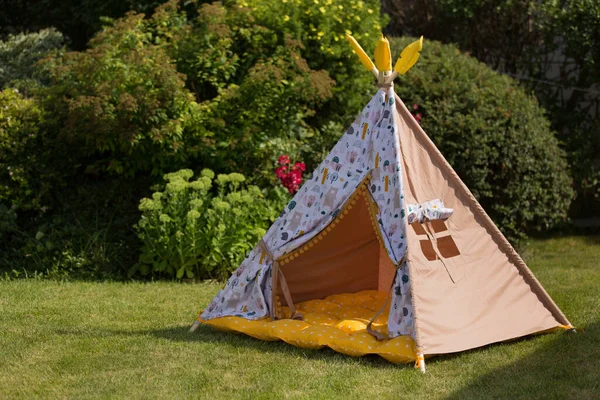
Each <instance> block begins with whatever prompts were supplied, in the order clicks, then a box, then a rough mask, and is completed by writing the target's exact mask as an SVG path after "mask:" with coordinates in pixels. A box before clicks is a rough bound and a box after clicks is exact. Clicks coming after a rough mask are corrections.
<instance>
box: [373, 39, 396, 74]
mask: <svg viewBox="0 0 600 400" xmlns="http://www.w3.org/2000/svg"><path fill="white" fill-rule="evenodd" d="M375 65H376V66H377V68H378V69H379V71H391V70H392V52H391V51H390V42H389V41H388V40H387V38H386V37H385V36H383V35H381V38H380V39H379V40H378V41H377V46H376V47H375Z"/></svg>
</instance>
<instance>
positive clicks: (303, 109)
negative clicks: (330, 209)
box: [154, 4, 333, 184]
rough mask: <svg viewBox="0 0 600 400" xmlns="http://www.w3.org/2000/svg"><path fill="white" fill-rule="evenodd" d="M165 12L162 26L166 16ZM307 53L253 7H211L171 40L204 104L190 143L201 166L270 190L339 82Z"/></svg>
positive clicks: (193, 124)
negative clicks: (283, 160)
mask: <svg viewBox="0 0 600 400" xmlns="http://www.w3.org/2000/svg"><path fill="white" fill-rule="evenodd" d="M161 10H162V9H161ZM161 10H159V11H158V12H157V14H155V17H154V19H155V20H157V19H159V18H165V16H163V15H161ZM171 12H174V10H171ZM176 15H177V14H172V15H170V16H169V18H170V20H172V19H174V18H175V16H176ZM301 49H302V44H301V43H300V42H298V41H297V40H293V39H291V37H290V36H289V35H284V34H280V33H279V32H277V31H273V30H270V29H266V28H265V27H263V26H260V25H257V23H256V21H255V18H254V14H253V13H252V12H251V11H250V10H249V9H241V8H237V7H223V6H220V5H216V4H213V5H203V6H202V7H201V8H200V9H199V10H198V18H197V19H196V20H194V21H193V22H192V24H191V25H189V26H187V28H186V29H183V30H182V31H181V32H179V36H178V37H175V38H172V39H171V52H172V54H173V57H174V58H175V59H176V60H177V65H178V68H179V69H180V70H181V71H183V72H184V73H185V74H186V75H187V78H188V86H189V87H190V89H191V90H192V91H193V92H194V93H195V95H196V98H197V100H198V102H199V106H198V107H197V108H196V109H195V112H194V114H193V122H191V123H190V124H189V130H188V131H186V134H188V133H189V135H188V136H186V137H187V140H188V141H187V145H188V149H190V150H191V151H195V152H196V156H195V158H196V159H197V160H198V161H199V164H200V165H202V166H204V167H209V168H212V169H214V170H216V171H221V172H228V171H241V172H243V173H244V174H246V175H247V176H249V177H252V179H253V181H254V182H260V183H263V184H264V183H266V182H271V181H272V176H273V172H272V170H271V169H270V166H271V165H272V164H273V161H274V160H275V159H276V157H278V156H279V155H280V154H281V153H283V152H285V151H288V150H290V149H292V150H293V149H294V148H298V146H299V145H300V143H301V139H302V137H304V136H306V135H307V134H308V133H309V132H310V133H313V134H314V132H315V127H313V126H310V125H309V124H308V123H307V121H308V119H309V118H310V117H311V116H312V115H314V113H315V112H316V111H315V110H317V109H318V108H319V106H320V105H321V104H323V102H324V101H326V100H328V99H330V98H331V96H332V91H331V88H332V86H333V81H332V80H331V79H330V78H329V75H328V74H327V72H325V71H322V70H319V71H316V70H312V69H310V68H309V67H308V65H307V63H306V61H305V60H304V59H303V58H302V57H301V55H300V51H301ZM292 152H293V151H292Z"/></svg>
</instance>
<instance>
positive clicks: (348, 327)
mask: <svg viewBox="0 0 600 400" xmlns="http://www.w3.org/2000/svg"><path fill="white" fill-rule="evenodd" d="M368 322H369V321H357V320H355V319H343V320H341V321H340V322H338V323H337V324H335V327H336V328H338V329H340V330H342V331H344V332H346V333H356V332H364V331H366V330H367V323H368Z"/></svg>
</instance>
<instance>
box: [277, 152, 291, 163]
mask: <svg viewBox="0 0 600 400" xmlns="http://www.w3.org/2000/svg"><path fill="white" fill-rule="evenodd" d="M289 163H290V158H289V157H288V156H287V154H283V155H281V156H280V157H279V165H285V164H289Z"/></svg>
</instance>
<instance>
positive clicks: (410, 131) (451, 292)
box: [396, 98, 569, 354]
mask: <svg viewBox="0 0 600 400" xmlns="http://www.w3.org/2000/svg"><path fill="white" fill-rule="evenodd" d="M396 104H397V111H398V113H399V114H398V115H397V117H398V130H399V134H400V143H401V147H402V156H403V162H404V166H405V170H404V173H405V176H404V182H405V188H404V189H405V200H406V202H407V203H422V202H425V201H429V200H432V199H436V198H439V199H441V200H442V201H443V202H444V205H445V206H446V207H449V208H453V209H454V214H453V215H452V216H451V217H450V218H449V219H448V220H447V221H445V224H446V227H447V230H444V229H443V227H441V226H440V225H439V223H438V224H437V225H436V226H430V227H431V229H429V232H430V233H433V236H434V237H435V238H440V242H439V243H438V244H437V247H438V248H440V253H441V254H442V256H443V261H444V263H445V265H444V263H442V260H440V259H439V258H438V257H437V256H435V255H433V256H432V254H430V253H431V252H429V253H428V252H427V251H425V253H426V254H424V252H423V250H422V248H423V249H429V248H430V247H432V245H435V243H431V242H432V241H431V240H430V239H428V236H427V234H426V232H425V231H424V230H423V229H420V227H415V228H416V229H414V228H412V227H411V228H409V229H407V237H408V246H409V253H408V260H409V265H410V276H411V280H412V285H413V287H412V290H413V305H414V308H415V325H416V335H417V342H418V345H420V346H421V347H422V348H423V352H424V353H425V354H438V353H451V352H457V351H462V350H467V349H471V348H475V347H479V346H483V345H486V344H489V343H494V342H499V341H504V340H508V339H513V338H517V337H521V336H524V335H528V334H531V333H535V332H541V331H544V330H546V329H549V328H553V327H556V326H557V325H560V324H565V325H569V322H568V320H567V319H566V317H565V316H564V315H563V314H562V312H561V311H560V310H559V309H558V307H557V306H556V305H555V304H554V302H553V301H552V299H551V298H550V297H549V296H548V294H547V293H546V292H545V291H544V289H543V288H542V287H541V285H540V284H539V282H538V281H537V280H536V279H535V277H533V274H531V272H530V271H529V269H528V268H527V266H526V265H525V264H524V263H523V261H522V260H521V258H520V257H519V256H518V254H517V253H516V252H515V250H514V249H513V248H512V246H510V244H509V243H508V241H507V240H506V239H505V238H504V236H502V234H501V233H500V231H498V229H497V228H496V227H495V225H494V224H493V222H492V221H491V220H490V219H489V217H488V216H487V214H485V212H484V211H483V209H482V208H481V206H480V205H479V204H478V203H477V201H476V200H475V198H474V197H473V195H472V194H471V193H470V192H469V190H468V189H467V188H466V186H465V185H464V183H462V181H461V180H460V178H458V176H457V175H456V173H455V172H454V171H453V170H452V168H451V167H450V165H449V164H448V163H447V162H446V161H445V159H444V158H443V157H442V156H441V154H440V153H439V151H438V150H437V149H436V148H435V146H434V145H433V143H432V142H431V140H430V139H429V138H428V137H427V135H426V134H425V132H423V130H422V129H421V127H420V126H419V125H418V124H417V123H416V122H415V121H414V119H413V117H412V116H411V114H410V112H409V111H408V110H407V109H406V107H405V106H404V104H403V103H402V102H401V101H400V99H399V98H397V101H396ZM434 242H435V239H434ZM424 244H426V246H422V245H424ZM444 255H447V256H448V257H449V258H446V257H444ZM451 277H452V279H451ZM453 280H454V281H453Z"/></svg>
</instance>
